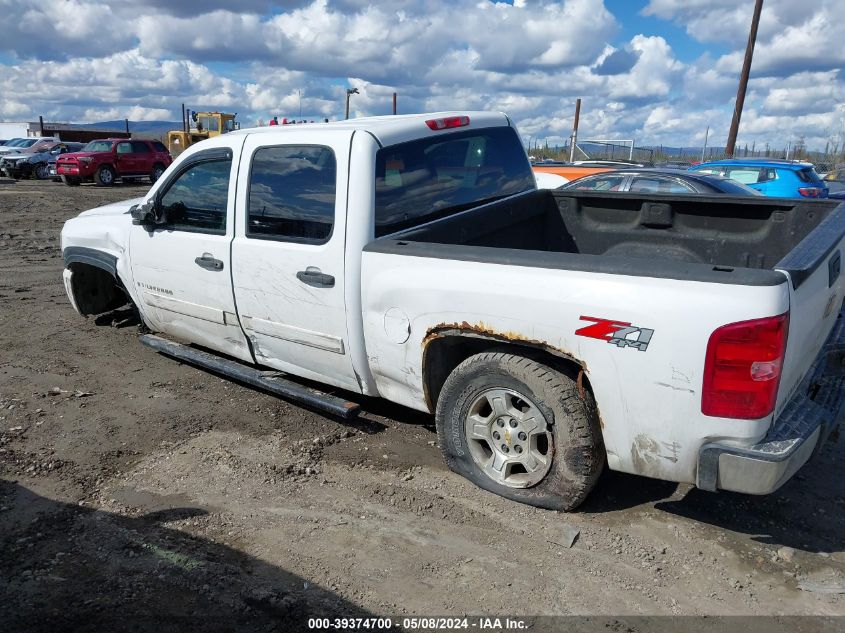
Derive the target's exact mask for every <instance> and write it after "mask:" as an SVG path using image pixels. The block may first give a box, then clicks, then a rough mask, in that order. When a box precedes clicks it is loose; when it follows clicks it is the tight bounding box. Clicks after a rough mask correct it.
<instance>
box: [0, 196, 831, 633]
mask: <svg viewBox="0 0 845 633" xmlns="http://www.w3.org/2000/svg"><path fill="white" fill-rule="evenodd" d="M146 188H147V187H146V186H138V185H131V186H130V185H118V186H115V187H114V188H109V189H102V188H97V187H94V186H93V185H83V186H81V187H75V188H71V187H66V186H64V185H61V184H59V183H53V182H34V181H21V182H14V181H10V180H2V179H0V622H3V625H2V628H3V629H4V630H6V631H41V630H50V631H71V630H74V631H75V630H86V631H107V630H108V631H117V630H142V631H167V630H174V631H176V630H178V631H182V630H200V629H202V630H205V631H229V630H245V631H246V630H248V631H262V630H278V631H293V630H301V629H306V628H307V624H306V622H307V618H308V617H309V616H311V617H313V616H319V617H336V616H338V617H344V616H347V617H351V616H366V615H377V616H392V617H393V618H394V621H397V619H398V618H401V616H403V615H410V614H417V615H463V614H472V615H490V614H497V615H508V614H510V615H514V614H518V615H598V616H625V617H630V616H636V615H674V616H677V615H763V614H769V615H770V614H778V615H845V595H841V594H840V593H837V592H838V591H845V588H843V583H845V477H843V473H842V465H843V457H845V452H843V451H845V448H844V447H843V443H842V442H840V443H830V444H828V445H827V447H826V448H825V449H824V451H823V452H822V453H821V454H820V455H819V457H818V458H817V459H816V460H815V461H814V462H812V463H811V464H810V465H808V466H807V467H806V468H805V469H804V470H803V471H802V472H801V473H800V474H799V476H798V477H797V478H795V479H794V480H793V481H792V482H790V483H789V484H787V485H786V486H785V487H784V488H782V489H781V490H780V491H779V492H778V493H777V494H774V495H771V496H768V497H762V498H755V497H746V496H740V495H732V494H726V493H722V494H718V495H714V494H710V493H705V492H700V491H697V490H694V489H691V488H690V487H689V486H677V485H675V484H669V483H665V482H658V481H652V480H648V479H644V478H638V477H633V476H627V475H620V474H616V473H608V472H606V473H605V474H604V476H603V477H602V480H601V482H600V485H599V486H598V488H597V489H596V490H595V491H594V492H593V494H592V496H591V497H590V499H589V501H588V502H587V503H586V505H584V506H583V507H582V508H581V509H580V510H579V511H578V512H576V513H572V514H560V513H556V512H548V511H542V510H538V509H534V508H529V507H526V506H522V505H518V504H515V503H512V502H509V501H505V500H504V499H500V498H498V497H495V496H493V495H491V494H489V493H486V492H483V491H481V490H479V489H478V488H476V487H474V486H473V485H472V484H470V483H469V482H467V481H465V480H463V479H461V478H460V477H458V476H456V475H454V474H452V473H450V472H448V471H447V470H446V468H445V467H444V465H443V463H442V461H441V458H440V454H439V450H438V447H437V446H436V437H437V436H436V434H435V432H434V428H433V426H432V420H431V419H430V418H428V417H427V416H423V415H420V414H417V413H414V412H410V411H407V410H404V409H401V408H397V407H391V406H386V405H382V404H379V403H375V402H370V401H368V402H365V403H364V404H365V413H364V414H363V415H362V417H361V419H360V420H358V421H357V422H355V423H352V424H343V423H340V422H338V421H336V420H334V419H330V418H327V417H326V416H324V415H320V414H317V413H313V412H310V411H308V410H305V409H303V408H301V407H298V406H296V405H293V404H289V403H286V402H284V401H282V400H279V399H277V398H275V397H272V396H270V395H266V394H264V393H260V392H257V391H254V390H252V389H249V388H245V387H242V386H239V385H237V384H233V383H230V382H227V381H225V380H222V379H220V378H217V377H215V376H212V375H209V374H207V373H204V372H202V371H199V370H197V369H194V368H191V367H189V366H185V365H182V364H179V363H177V362H175V361H173V360H170V359H168V358H165V357H163V356H159V355H157V354H155V353H154V352H153V351H151V350H150V349H148V348H145V347H143V346H142V345H140V344H139V342H138V341H137V335H138V329H137V327H136V326H134V325H128V326H123V327H114V326H113V323H116V322H118V321H120V318H119V317H117V318H112V317H107V318H104V319H99V320H94V319H87V320H86V319H84V318H82V317H79V316H78V315H76V314H75V313H74V312H73V310H72V309H71V306H70V305H69V303H68V301H67V299H66V297H65V294H64V289H63V286H62V282H61V271H62V259H61V253H60V250H59V231H60V229H61V227H62V223H63V222H64V221H65V220H66V219H68V218H70V217H72V216H74V215H75V214H76V213H78V212H79V211H82V210H84V209H87V208H91V207H94V206H97V205H100V204H104V203H106V202H111V201H116V200H121V199H124V198H130V197H134V196H138V195H141V194H143V193H144V192H145V191H146ZM573 530H578V531H580V534H579V536H578V537H577V540H576V541H575V543H574V545H573V546H572V547H568V544H569V537H570V536H571V534H572V531H573ZM801 587H803V589H802V588H801ZM808 589H809V590H808ZM623 621H624V620H623ZM620 626H621V625H620ZM606 630H626V628H625V627H624V626H623V627H622V628H621V629H620V628H618V627H614V626H612V627H611V628H608V629H606ZM627 630H643V629H638V628H637V627H636V626H634V627H630V626H629V627H627Z"/></svg>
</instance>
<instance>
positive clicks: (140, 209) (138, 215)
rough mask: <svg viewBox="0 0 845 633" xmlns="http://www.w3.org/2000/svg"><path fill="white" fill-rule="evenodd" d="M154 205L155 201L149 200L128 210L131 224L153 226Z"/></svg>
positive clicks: (154, 221)
mask: <svg viewBox="0 0 845 633" xmlns="http://www.w3.org/2000/svg"><path fill="white" fill-rule="evenodd" d="M155 210H156V204H155V201H153V200H150V201H148V202H145V203H143V204H136V205H133V206H132V207H131V208H130V209H129V215H131V216H132V224H135V225H140V226H153V225H154V224H155V223H156V212H155Z"/></svg>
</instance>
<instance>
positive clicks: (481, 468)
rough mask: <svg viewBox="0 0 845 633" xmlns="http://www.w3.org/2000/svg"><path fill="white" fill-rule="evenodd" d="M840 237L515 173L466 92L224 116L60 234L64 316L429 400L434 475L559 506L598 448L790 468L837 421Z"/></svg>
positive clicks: (256, 366) (495, 123)
mask: <svg viewBox="0 0 845 633" xmlns="http://www.w3.org/2000/svg"><path fill="white" fill-rule="evenodd" d="M844 248H845V205H839V206H837V204H836V203H835V202H833V201H820V202H815V201H808V202H801V201H795V200H781V199H766V198H759V197H748V198H733V197H725V196H722V197H718V198H716V197H708V196H693V195H662V196H661V195H655V194H648V195H642V194H603V193H594V192H578V191H559V190H537V189H536V185H535V181H534V177H533V176H532V173H531V169H530V166H529V164H528V160H527V157H526V155H525V151H524V150H523V148H522V145H521V143H520V140H519V136H518V134H517V132H516V130H515V128H514V126H513V125H512V123H511V121H510V120H509V119H508V118H507V117H506V116H505V115H503V114H496V113H485V112H468V113H437V114H431V115H414V116H393V117H383V118H370V119H359V120H352V121H347V122H339V123H330V124H317V125H301V126H299V125H298V126H290V127H288V126H284V127H270V128H260V129H245V130H240V131H236V132H232V133H229V134H226V135H223V136H220V137H217V138H214V139H209V140H208V141H204V142H202V143H199V144H197V145H194V146H192V147H191V148H189V149H188V150H186V151H185V152H184V153H183V154H182V155H181V156H179V158H178V159H177V160H176V161H175V162H174V163H173V165H172V166H171V167H170V168H169V169H168V170H167V172H166V173H165V174H164V176H163V177H162V178H161V179H160V180H159V181H158V182H157V183H155V185H154V186H153V187H152V189H150V191H149V193H148V194H147V195H146V196H145V197H144V198H142V199H138V200H133V201H128V202H126V203H122V204H112V205H108V206H105V207H101V208H98V209H93V210H91V211H86V212H84V213H82V214H81V215H79V216H78V217H76V218H74V219H71V220H69V221H68V222H67V223H66V224H65V226H64V229H63V231H62V249H63V254H64V260H65V271H64V282H65V287H66V289H67V294H68V296H69V298H70V301H71V302H72V304H73V306H74V307H75V308H76V310H77V311H78V312H79V313H81V314H83V315H90V314H99V313H103V312H106V311H109V310H112V309H115V308H116V307H118V306H121V305H123V304H126V303H131V304H132V305H134V306H135V308H137V310H138V313H139V315H140V318H141V320H142V322H143V324H144V326H146V328H148V329H149V331H151V332H155V333H159V334H161V335H163V336H158V335H155V334H145V335H144V336H142V337H141V338H142V341H143V342H145V343H146V344H148V345H150V346H152V347H153V348H155V349H157V350H159V351H161V352H163V353H165V354H168V355H171V356H174V357H177V358H180V359H183V360H185V361H187V362H190V363H194V364H196V365H198V366H200V367H204V368H207V369H209V370H211V371H214V372H217V373H219V374H223V375H226V376H230V377H232V378H234V379H236V380H239V381H241V382H245V383H249V384H252V385H256V386H258V387H261V388H263V389H266V390H270V391H273V392H275V393H279V394H281V395H283V396H285V397H288V398H293V399H296V400H298V401H302V402H304V403H305V404H307V405H309V406H311V407H318V408H320V409H322V410H325V411H330V412H332V413H335V414H338V415H351V414H354V413H355V411H356V410H357V408H358V406H359V405H358V404H356V403H354V402H350V401H349V400H348V398H352V399H353V400H354V399H355V395H354V394H359V395H364V396H378V397H382V398H387V399H388V400H392V401H393V402H397V403H400V404H402V405H405V406H407V407H411V408H413V409H418V410H421V411H428V412H431V413H435V414H436V422H437V429H438V435H439V440H440V442H439V443H440V446H441V448H442V451H443V454H444V456H445V459H446V462H447V463H448V465H449V467H450V468H452V469H453V470H454V471H456V472H458V473H460V474H462V475H464V476H466V477H467V478H469V479H470V480H472V481H473V482H475V483H476V484H478V485H479V486H481V487H483V488H485V489H487V490H490V491H493V492H495V493H498V494H501V495H504V496H506V497H508V498H510V499H514V500H516V501H520V502H524V503H530V504H533V505H538V506H541V507H547V508H556V509H566V510H568V509H572V508H575V507H576V506H577V505H578V504H579V503H581V502H582V501H583V500H584V498H585V497H586V496H587V494H588V493H589V492H590V489H591V488H592V487H593V485H594V484H595V482H596V480H597V478H598V476H599V474H600V472H601V470H602V468H603V467H604V465H605V464H607V466H608V467H609V468H611V469H613V470H617V471H624V472H628V473H635V474H639V475H645V476H648V477H655V478H660V479H665V480H671V481H678V482H687V483H691V484H695V485H696V486H698V487H699V488H703V489H706V490H712V491H715V490H718V489H724V490H733V491H740V492H746V493H753V494H764V493H768V492H771V491H773V490H775V489H777V488H778V487H779V486H780V485H781V484H783V483H784V482H785V481H786V480H787V479H788V478H789V477H791V476H792V475H793V474H794V473H795V472H796V470H797V469H798V468H800V467H801V466H802V465H803V464H804V463H805V462H806V461H807V460H808V459H809V458H810V456H811V455H812V454H813V452H814V451H816V450H817V449H818V447H819V446H820V445H821V444H822V443H823V442H824V440H825V439H826V438H827V436H828V435H829V434H830V433H831V431H832V430H833V429H834V428H835V427H836V425H837V424H838V423H839V421H840V419H841V418H842V417H843V401H845V390H843V380H845V368H843V359H844V358H845V351H844V350H845V326H844V325H843V322H845V319H843V318H842V317H840V316H839V315H840V310H841V306H842V303H843V297H845V277H844V276H843V275H841V274H840V266H841V259H842V251H843V249H844ZM285 375H288V376H291V377H300V378H304V379H310V380H312V381H318V382H320V383H323V384H326V385H330V386H332V387H334V388H335V389H334V392H335V393H333V394H329V393H324V392H320V391H317V390H314V389H312V388H310V387H307V386H305V384H304V383H303V382H302V381H297V380H295V379H290V378H285ZM338 394H340V395H338ZM344 394H345V395H344Z"/></svg>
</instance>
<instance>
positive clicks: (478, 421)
mask: <svg viewBox="0 0 845 633" xmlns="http://www.w3.org/2000/svg"><path fill="white" fill-rule="evenodd" d="M464 428H465V430H466V438H467V444H468V445H469V451H470V455H472V459H473V461H475V463H476V464H477V465H478V466H479V467H480V468H481V469H482V470H483V471H484V474H485V475H487V476H488V477H490V479H492V480H493V481H495V482H496V483H498V484H502V485H504V486H508V487H510V488H528V487H529V486H533V485H535V484H538V483H540V481H542V479H543V477H545V476H546V474H547V473H548V472H549V468H551V466H552V455H553V450H554V445H553V437H552V433H551V431H550V430H549V425H548V422H547V420H546V418H545V416H544V415H543V414H542V412H541V411H540V410H539V409H538V408H537V406H536V405H535V404H534V403H533V402H531V400H529V399H528V398H526V397H525V396H523V395H522V394H520V393H518V392H516V391H513V390H512V389H505V388H497V389H488V390H486V391H484V392H483V393H482V394H481V395H480V396H478V397H477V398H476V399H475V401H474V402H473V403H472V406H470V408H469V413H468V415H467V418H466V422H465V425H464Z"/></svg>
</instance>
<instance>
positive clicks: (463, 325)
mask: <svg viewBox="0 0 845 633" xmlns="http://www.w3.org/2000/svg"><path fill="white" fill-rule="evenodd" d="M448 336H463V337H467V338H477V339H482V340H488V341H497V342H500V343H519V344H520V345H525V346H527V347H533V348H534V349H538V350H542V351H545V352H548V353H550V354H552V355H553V356H558V357H560V358H563V359H565V360H568V361H571V362H573V363H576V364H577V365H579V366H580V367H581V369H580V370H579V372H578V385H579V391H581V389H583V387H582V386H581V380H582V376H583V374H585V373H586V374H588V375H589V370H588V369H587V363H585V362H584V361H583V360H581V359H579V358H577V357H576V356H574V355H573V354H572V353H570V352H569V351H568V350H565V349H563V348H561V347H555V346H554V345H551V344H549V342H548V341H543V340H540V339H532V338H528V337H527V336H524V335H523V334H520V333H519V332H511V331H506V332H499V331H497V330H494V329H492V328H491V327H489V326H488V325H486V324H485V323H484V322H483V321H479V322H478V323H476V324H473V323H469V322H467V321H461V322H460V323H439V324H438V325H435V326H433V327H430V328H429V329H428V330H427V331H426V334H425V337H424V338H423V340H422V349H423V352H422V365H423V367H425V366H426V356H427V354H428V348H429V344H430V343H431V342H432V341H434V340H437V339H441V338H446V337H448ZM422 383H423V396H424V397H425V402H426V405H427V406H428V409H429V411H431V412H434V410H435V406H434V403H433V402H432V400H431V394H430V393H429V391H428V381H427V380H425V379H424V380H423V381H422Z"/></svg>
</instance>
